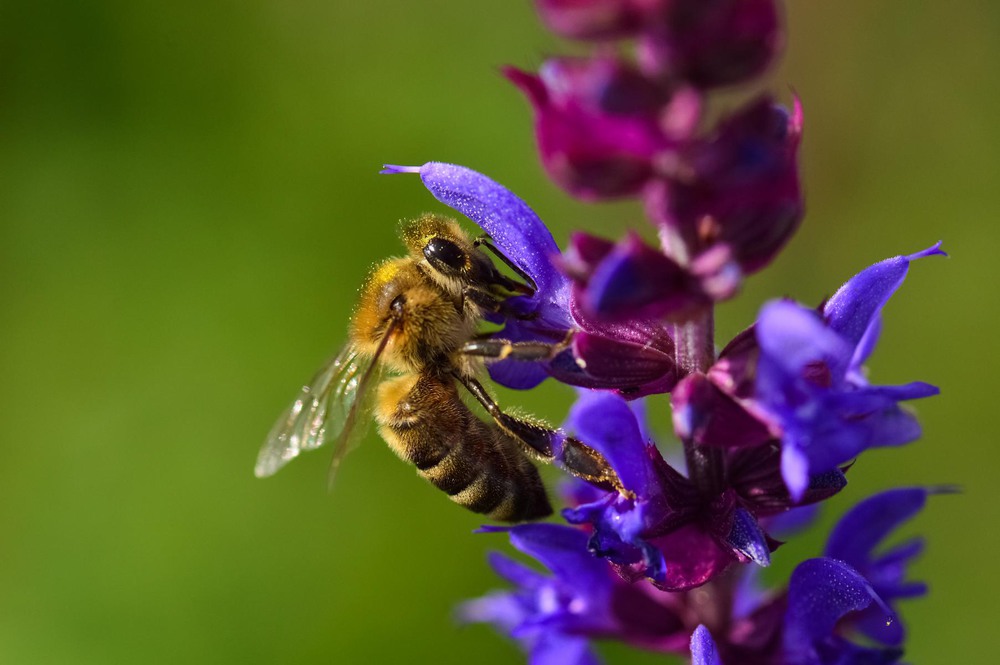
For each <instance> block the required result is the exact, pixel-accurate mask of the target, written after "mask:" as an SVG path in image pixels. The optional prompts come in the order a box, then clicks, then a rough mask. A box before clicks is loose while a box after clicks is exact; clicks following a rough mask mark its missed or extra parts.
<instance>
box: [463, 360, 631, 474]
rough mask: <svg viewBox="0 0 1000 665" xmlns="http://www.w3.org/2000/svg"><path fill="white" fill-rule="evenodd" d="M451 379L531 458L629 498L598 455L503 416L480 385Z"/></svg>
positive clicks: (537, 425)
mask: <svg viewBox="0 0 1000 665" xmlns="http://www.w3.org/2000/svg"><path fill="white" fill-rule="evenodd" d="M454 376H455V378H457V379H458V380H459V381H460V382H461V384H462V385H463V386H465V387H466V389H467V390H468V391H469V392H470V393H472V395H473V397H475V398H476V400H477V401H478V402H479V403H480V404H482V405H483V408H485V409H486V411H487V413H489V414H490V417H491V418H493V421H494V422H495V423H496V424H497V425H498V426H499V427H500V429H502V430H504V431H505V432H507V434H509V435H510V436H512V437H513V438H514V439H515V440H516V441H517V442H518V443H520V444H521V445H522V446H523V447H524V449H525V452H526V453H528V454H529V455H530V456H532V457H535V458H537V459H539V460H541V461H543V462H548V463H555V464H557V465H558V466H560V467H562V468H563V469H565V470H566V471H568V472H570V473H572V474H573V475H574V476H577V477H578V478H582V479H584V480H586V481H587V482H590V483H593V484H594V485H597V486H599V487H602V488H604V489H608V490H613V491H618V492H621V493H623V494H629V492H628V490H626V489H625V488H624V487H623V486H622V483H621V480H619V478H618V474H616V473H615V471H614V469H612V468H611V465H610V464H609V463H608V461H607V460H606V459H604V456H603V455H601V454H600V453H599V452H598V451H596V450H594V449H593V448H591V447H590V446H588V445H587V444H585V443H583V442H582V441H580V440H578V439H575V438H573V437H571V436H566V434H565V433H564V432H562V431H560V430H555V429H552V428H551V427H547V426H545V425H543V424H542V423H539V422H534V421H530V420H525V419H523V418H518V417H516V416H512V415H510V414H508V413H504V412H503V410H502V409H501V408H500V406H499V405H498V404H497V403H496V402H495V401H494V400H493V398H492V397H491V396H490V394H489V393H488V392H486V389H485V388H483V385H482V384H481V383H479V381H477V380H476V379H474V378H472V377H468V376H463V375H461V374H460V373H458V372H455V374H454Z"/></svg>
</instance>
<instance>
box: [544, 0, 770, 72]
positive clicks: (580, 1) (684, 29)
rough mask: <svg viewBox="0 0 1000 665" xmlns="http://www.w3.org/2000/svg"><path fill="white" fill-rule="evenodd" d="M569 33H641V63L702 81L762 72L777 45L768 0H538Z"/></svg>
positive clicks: (594, 36)
mask: <svg viewBox="0 0 1000 665" xmlns="http://www.w3.org/2000/svg"><path fill="white" fill-rule="evenodd" d="M536 4H537V5H538V10H539V13H540V14H541V16H542V19H543V20H544V21H545V23H546V24H547V25H548V26H549V28H550V29H551V30H552V31H553V32H556V33H558V34H560V35H562V36H564V37H569V38H571V39H586V40H607V39H620V38H626V37H637V38H638V39H639V57H640V60H641V62H642V63H643V65H644V67H645V69H646V70H647V71H649V72H650V73H651V74H655V75H657V76H659V77H662V78H664V79H666V80H669V81H679V82H686V83H690V84H692V85H696V86H698V87H702V88H708V87H714V86H719V85H729V84H734V83H740V82H742V81H745V80H748V79H750V78H753V77H755V76H758V75H759V74H761V73H762V72H763V71H764V70H765V69H766V68H767V66H768V65H769V64H770V63H771V61H772V60H773V59H774V56H775V55H776V54H777V52H778V51H779V50H780V49H781V46H782V36H781V31H780V25H779V20H778V9H777V6H776V4H775V2H774V0H537V2H536Z"/></svg>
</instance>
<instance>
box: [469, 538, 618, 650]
mask: <svg viewBox="0 0 1000 665" xmlns="http://www.w3.org/2000/svg"><path fill="white" fill-rule="evenodd" d="M509 532H510V540H511V544H512V545H513V546H514V547H515V548H517V549H518V550H520V551H522V552H524V553H526V554H529V555H531V556H533V557H535V558H536V559H538V560H539V561H541V562H542V563H543V564H545V565H546V567H548V568H549V569H550V570H551V571H552V572H553V573H554V575H552V576H547V575H543V574H542V573H539V572H537V571H535V570H534V569H532V568H528V567H527V566H525V565H523V564H520V563H518V562H516V561H514V560H512V559H509V558H507V557H505V556H503V555H500V554H493V555H492V556H491V558H490V563H491V565H492V566H493V568H494V570H496V572H497V573H498V574H499V575H500V576H501V577H503V578H504V579H506V580H507V581H508V582H510V583H511V584H514V585H515V586H516V587H517V590H516V591H514V592H502V593H495V594H492V595H490V596H486V597H484V598H480V599H477V600H473V601H469V602H466V603H465V604H464V605H462V606H461V608H460V609H459V615H460V616H461V617H462V618H463V619H464V620H465V621H471V622H489V623H492V624H494V625H495V626H497V627H498V628H499V629H500V630H502V631H504V632H506V633H508V634H509V635H510V636H511V637H513V638H515V639H516V640H518V642H520V643H521V645H522V646H523V647H524V648H525V649H526V650H527V651H529V652H530V653H531V662H532V664H533V665H548V664H551V665H556V663H567V664H570V665H585V664H587V665H589V664H592V663H596V662H597V660H596V658H595V656H594V654H593V653H592V652H591V651H590V648H589V645H588V641H587V638H588V636H591V635H600V634H604V633H609V632H612V631H613V629H614V620H613V618H612V617H611V616H610V613H609V610H610V596H611V588H612V580H611V577H610V576H609V575H608V571H607V568H606V567H605V566H604V565H603V563H602V562H601V561H599V560H598V559H595V558H594V557H592V556H590V555H589V554H588V553H587V551H586V548H585V543H586V535H585V534H583V533H581V532H580V531H577V530H575V529H570V528H568V527H563V526H557V525H554V524H526V525H522V526H518V527H514V528H512V529H510V531H509Z"/></svg>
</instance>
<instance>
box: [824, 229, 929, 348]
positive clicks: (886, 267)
mask: <svg viewBox="0 0 1000 665" xmlns="http://www.w3.org/2000/svg"><path fill="white" fill-rule="evenodd" d="M928 256H948V255H947V254H946V253H945V252H944V251H943V250H942V249H941V242H940V241H939V242H937V243H936V244H934V245H932V246H930V247H928V248H927V249H925V250H923V251H920V252H917V253H915V254H910V255H909V256H894V257H892V258H889V259H886V260H884V261H880V262H878V263H876V264H874V265H871V266H869V267H867V268H865V269H864V270H862V271H861V272H859V273H858V274H857V275H855V276H854V277H852V278H851V279H849V280H847V282H846V283H845V284H844V285H843V286H842V287H840V288H839V289H838V290H837V292H836V293H834V294H833V296H831V297H830V299H829V300H827V301H826V304H825V305H823V315H824V316H825V317H826V319H827V321H828V322H829V326H830V329H831V330H833V331H834V332H836V333H837V334H838V335H840V336H841V337H842V338H843V339H844V340H845V341H846V342H847V343H848V344H850V345H851V347H857V346H859V345H860V344H861V341H862V339H863V338H864V336H865V334H866V333H867V331H868V329H869V327H870V326H872V325H877V323H876V322H877V320H878V315H879V313H880V312H881V311H882V308H883V307H884V306H885V304H886V302H888V301H889V298H890V297H891V296H892V294H893V293H895V292H896V289H898V288H899V287H900V285H901V284H902V283H903V280H904V279H905V278H906V273H907V272H908V270H909V267H910V262H911V261H914V260H916V259H922V258H926V257H928Z"/></svg>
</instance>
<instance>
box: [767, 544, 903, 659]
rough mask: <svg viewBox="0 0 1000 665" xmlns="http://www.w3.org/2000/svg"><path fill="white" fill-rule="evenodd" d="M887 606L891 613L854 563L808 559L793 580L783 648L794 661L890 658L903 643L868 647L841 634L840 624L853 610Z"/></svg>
mask: <svg viewBox="0 0 1000 665" xmlns="http://www.w3.org/2000/svg"><path fill="white" fill-rule="evenodd" d="M869 607H873V608H879V607H881V608H882V617H883V621H888V620H891V619H892V614H891V612H890V611H889V610H888V608H886V607H885V605H884V604H883V603H882V602H881V599H879V597H878V595H877V594H876V593H875V591H874V589H872V587H871V584H869V582H868V580H866V579H865V578H864V577H863V576H862V575H861V574H860V573H858V572H857V571H856V570H854V569H853V568H852V567H851V566H849V565H847V564H846V563H844V562H842V561H837V560H836V559H827V558H820V559H809V560H808V561H804V562H802V563H800V564H799V565H798V567H797V568H796V569H795V571H794V572H793V573H792V577H791V580H790V581H789V584H788V612H787V614H786V616H785V631H784V653H785V657H786V660H785V662H787V663H788V664H789V665H851V664H852V663H871V664H872V665H876V664H883V663H884V664H888V663H895V662H897V661H898V659H899V657H900V656H902V651H901V650H899V649H882V648H879V647H863V646H859V645H857V644H854V643H853V642H850V641H849V640H847V639H846V638H845V637H843V636H842V635H840V634H839V633H838V632H837V630H836V628H837V624H838V623H839V622H840V621H841V620H842V619H843V618H844V617H845V616H848V615H849V614H850V613H852V612H858V611H862V610H865V609H867V608H869Z"/></svg>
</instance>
